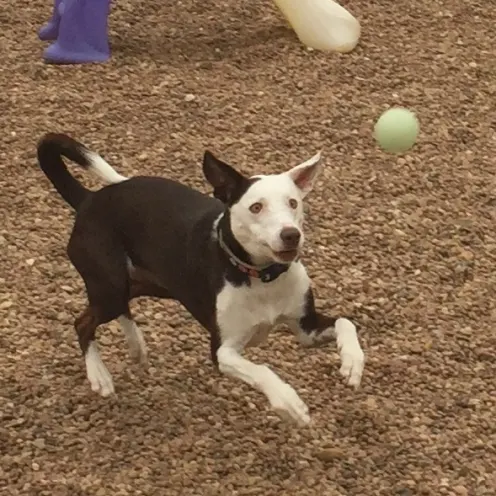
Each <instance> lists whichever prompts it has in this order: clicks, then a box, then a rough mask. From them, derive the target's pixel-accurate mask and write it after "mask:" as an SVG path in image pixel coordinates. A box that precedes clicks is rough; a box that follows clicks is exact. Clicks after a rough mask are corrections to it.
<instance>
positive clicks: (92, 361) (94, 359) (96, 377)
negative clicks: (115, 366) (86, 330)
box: [85, 342, 115, 397]
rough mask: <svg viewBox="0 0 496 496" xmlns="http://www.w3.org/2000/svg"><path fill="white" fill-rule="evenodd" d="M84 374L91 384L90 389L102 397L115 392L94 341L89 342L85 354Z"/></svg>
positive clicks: (110, 377)
mask: <svg viewBox="0 0 496 496" xmlns="http://www.w3.org/2000/svg"><path fill="white" fill-rule="evenodd" d="M85 361H86V375H87V377H88V381H89V382H90V384H91V390H92V391H94V392H95V393H98V394H100V395H101V396H103V397H107V396H110V395H111V394H114V393H115V389H114V382H113V381H112V376H111V375H110V372H109V371H108V369H107V367H105V364H104V363H103V362H102V359H101V358H100V353H99V352H98V348H97V347H96V344H95V343H94V342H92V343H90V346H89V348H88V351H87V352H86V356H85Z"/></svg>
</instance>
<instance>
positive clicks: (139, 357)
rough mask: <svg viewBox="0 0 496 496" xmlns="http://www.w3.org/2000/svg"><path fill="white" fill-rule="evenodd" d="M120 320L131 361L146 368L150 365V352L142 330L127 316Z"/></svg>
mask: <svg viewBox="0 0 496 496" xmlns="http://www.w3.org/2000/svg"><path fill="white" fill-rule="evenodd" d="M118 320H119V323H120V324H121V326H122V329H123V331H124V334H125V335H126V339H127V342H128V345H129V355H130V356H131V359H132V360H133V361H134V362H136V363H139V364H141V365H143V366H146V365H147V364H148V350H147V347H146V342H145V338H144V336H143V333H142V332H141V329H140V328H139V327H138V326H137V325H136V323H135V322H134V321H133V320H131V319H128V318H127V317H125V316H121V317H119V319H118Z"/></svg>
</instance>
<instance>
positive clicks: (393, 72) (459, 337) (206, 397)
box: [0, 0, 496, 496]
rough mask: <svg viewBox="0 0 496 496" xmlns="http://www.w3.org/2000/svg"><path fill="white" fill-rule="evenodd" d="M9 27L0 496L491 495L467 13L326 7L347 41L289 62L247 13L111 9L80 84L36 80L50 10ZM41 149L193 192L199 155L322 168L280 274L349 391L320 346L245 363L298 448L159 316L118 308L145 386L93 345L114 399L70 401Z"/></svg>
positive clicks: (482, 38)
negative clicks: (290, 267)
mask: <svg viewBox="0 0 496 496" xmlns="http://www.w3.org/2000/svg"><path fill="white" fill-rule="evenodd" d="M17 3H19V2H8V1H7V0H1V1H0V5H1V9H0V24H1V26H2V34H1V35H0V62H1V65H2V70H1V72H0V82H1V88H2V90H3V91H2V92H1V93H0V104H1V108H2V111H1V113H0V124H1V126H2V131H3V132H2V138H1V139H0V171H1V177H0V212H1V218H2V220H1V221H0V245H1V246H0V248H1V251H0V253H1V254H0V322H1V333H0V351H1V353H0V494H2V495H3V494H6V495H28V496H31V495H33V496H34V495H47V496H48V495H50V496H52V495H53V496H65V495H67V496H77V495H85V496H105V495H117V496H120V495H122V496H124V495H146V496H148V495H157V496H169V495H170V496H173V495H195V496H197V495H198V496H200V495H205V496H207V495H264V496H272V495H278V496H279V495H314V494H315V495H324V496H338V495H341V496H345V495H358V496H371V495H400V496H414V495H460V496H483V495H494V494H495V493H496V479H495V478H496V475H495V474H496V428H495V425H496V424H495V416H496V415H495V411H496V410H495V408H496V405H495V404H496V360H495V352H494V350H495V347H496V337H495V333H494V323H495V321H496V298H495V291H494V289H495V285H496V275H495V274H496V272H495V270H494V268H495V262H496V234H495V225H496V222H495V221H496V219H495V217H496V193H495V191H496V189H495V186H496V184H495V180H494V173H495V164H496V159H495V156H496V110H495V109H496V107H495V102H496V49H495V46H496V45H495V43H496V34H495V30H494V26H495V25H496V10H495V9H493V8H492V7H491V6H490V4H491V2H482V1H477V0H474V1H471V2H467V1H465V0H446V1H444V2H442V1H432V0H415V1H413V2H412V1H410V0H398V1H386V0H374V1H368V0H355V1H354V2H352V1H351V0H347V1H346V2H345V3H344V5H346V6H348V7H349V8H351V9H352V10H353V12H354V13H355V14H356V15H357V16H358V17H359V18H360V20H361V22H362V26H363V38H362V41H361V43H360V45H359V47H358V48H357V50H356V51H354V52H353V53H351V54H348V55H333V54H331V55H329V54H322V53H317V52H311V51H308V50H306V49H304V48H303V47H302V46H300V44H299V43H298V41H297V39H296V37H295V36H294V34H293V33H292V31H291V30H289V29H288V28H287V26H286V24H285V22H284V20H283V19H282V18H281V16H280V15H279V13H278V12H277V10H276V9H275V7H274V6H273V5H272V3H271V2H270V0H264V1H262V0H251V1H236V0H224V1H223V2H214V1H213V0H204V1H193V0H183V1H182V2H173V1H171V0H167V1H163V0H147V1H145V0H132V1H129V0H119V1H117V2H116V3H115V5H114V8H113V12H112V15H111V19H110V23H111V40H112V45H113V57H112V60H111V62H110V63H108V64H105V65H101V66H86V67H81V66H79V67H53V66H46V65H44V64H43V63H42V61H41V55H42V49H43V47H44V45H43V44H42V43H41V42H39V41H38V40H37V38H36V30H37V29H38V28H39V26H40V25H41V24H42V23H43V22H44V21H45V20H46V19H47V18H48V16H49V14H50V9H51V5H50V0H43V1H41V0H30V1H29V2H21V3H23V6H22V8H21V5H17ZM190 95H191V96H190ZM395 103H397V104H401V105H404V106H407V107H409V108H411V109H413V110H415V111H416V112H417V113H418V116H419V118H420V121H421V124H422V134H421V139H420V141H419V144H418V145H417V146H416V147H415V148H414V150H412V151H411V153H410V154H408V155H405V156H402V157H395V156H390V155H385V154H383V153H381V152H380V151H379V150H378V149H377V148H376V147H375V145H374V143H373V141H372V134H371V127H372V124H373V120H374V119H375V118H376V117H377V116H378V115H379V113H380V112H381V111H382V110H383V109H385V108H387V107H388V106H389V105H392V104H395ZM47 131H63V132H67V133H70V134H71V135H73V136H74V137H76V138H78V139H80V140H82V141H83V142H85V143H86V144H87V145H89V146H90V147H92V148H94V149H95V150H97V151H99V152H101V153H102V154H103V155H104V156H105V157H106V158H107V159H108V160H109V161H110V162H111V163H112V164H114V165H115V166H116V167H117V168H118V170H119V171H121V172H122V173H124V174H133V173H134V174H136V173H147V174H160V175H167V176H168V177H173V178H176V179H180V180H182V181H185V182H186V183H188V184H190V185H193V186H196V187H198V188H201V189H204V190H206V189H205V188H206V186H205V182H204V180H203V178H202V176H201V170H200V159H201V156H202V153H203V150H204V149H205V147H207V146H208V147H210V148H211V149H212V150H213V151H215V152H217V153H218V154H219V156H220V157H222V158H224V159H226V160H227V161H229V162H231V163H233V164H236V165H238V166H239V167H240V168H241V169H242V170H244V171H246V172H253V173H254V172H260V171H267V172H268V171H280V170H282V169H283V168H285V167H288V166H290V165H295V164H296V163H298V161H300V160H304V159H306V158H308V157H309V156H310V155H311V154H313V153H314V152H315V151H316V150H318V149H319V148H323V149H324V154H325V163H326V168H325V171H324V173H323V175H322V176H321V181H320V183H319V184H318V186H317V190H316V191H315V192H314V193H313V194H312V195H311V198H310V199H309V214H308V221H307V232H308V245H307V247H308V249H307V251H306V256H305V259H306V263H307V265H308V268H309V271H310V273H311V275H312V276H313V278H314V280H315V286H316V291H317V293H318V298H319V301H318V303H319V306H321V307H323V308H328V309H329V311H330V312H333V313H334V314H351V315H352V316H353V317H354V319H355V320H356V322H357V323H358V324H359V326H360V330H361V339H362V342H363V346H364V348H365V351H366V354H367V364H366V372H365V375H364V380H363V385H362V387H361V388H360V389H359V390H358V391H357V392H354V391H353V390H350V389H349V388H347V387H345V386H344V385H343V384H342V382H341V380H340V378H339V375H338V368H339V360H338V356H337V354H336V352H335V348H334V347H330V348H327V349H321V350H314V351H308V350H302V349H301V348H299V347H298V345H297V344H296V343H295V342H294V340H293V338H292V337H291V336H290V335H289V334H287V333H286V332H284V331H283V330H281V331H276V332H274V334H272V335H271V337H270V339H269V343H268V344H267V345H266V346H264V347H262V348H260V349H257V350H253V351H250V352H249V356H251V357H252V358H253V360H256V361H257V362H259V363H262V362H265V361H266V362H268V363H269V364H270V365H271V366H273V367H274V369H275V370H276V371H278V373H280V375H281V376H282V377H283V378H284V379H285V380H288V381H289V382H290V383H291V384H292V385H293V386H294V387H295V388H296V389H297V391H298V392H299V393H300V394H301V396H302V398H303V399H304V400H305V401H306V402H307V403H308V404H309V406H310V409H311V413H312V415H313V426H312V427H311V428H307V429H298V428H295V427H293V426H290V425H286V424H285V423H282V422H280V421H279V420H278V419H277V418H276V417H275V416H274V415H273V414H272V413H271V412H270V411H269V410H268V409H267V402H266V401H265V399H264V398H263V397H262V395H261V394H258V393H257V392H255V391H252V390H251V389H249V388H248V387H245V386H244V385H242V384H239V383H237V382H234V381H232V380H230V379H227V378H222V377H219V376H218V375H217V374H216V373H215V372H214V370H213V368H212V366H211V364H210V360H209V349H208V341H207V336H206V333H205V332H204V331H203V330H202V329H201V328H200V327H199V325H198V324H197V323H196V322H195V321H193V320H192V319H191V317H190V316H189V315H188V313H187V312H186V311H185V310H184V309H182V308H180V307H179V306H178V305H177V304H175V303H168V302H158V301H152V300H143V301H140V302H139V303H137V304H136V305H135V310H136V313H137V315H138V321H139V322H140V323H141V326H142V328H143V329H144V330H145V331H146V338H147V342H148V345H149V348H150V355H151V357H150V359H151V367H150V369H149V370H148V371H143V370H140V369H139V367H138V366H136V365H132V364H131V361H130V360H129V357H128V354H127V348H126V345H125V342H124V339H123V336H122V334H121V332H120V330H119V329H118V328H117V326H116V325H113V324H112V325H109V326H106V329H105V332H101V333H100V343H101V347H102V351H103V358H104V360H105V361H106V363H107V365H108V367H109V369H110V371H111V372H112V374H113V376H114V380H115V383H116V387H117V392H118V397H117V399H110V400H109V399H102V398H100V397H98V396H96V395H95V394H94V393H92V392H91V390H90V388H89V385H88V383H87V382H86V378H85V371H84V363H83V361H82V359H81V357H80V354H79V349H78V346H77V343H76V339H75V333H74V331H73V328H72V323H73V319H74V317H75V316H76V315H77V314H78V313H79V312H80V311H81V309H82V308H83V304H84V298H85V296H84V292H83V285H82V281H81V280H80V279H79V278H78V276H77V274H76V273H75V270H74V269H72V267H71V266H70V265H69V263H68V260H67V258H66V256H65V244H66V241H67V239H68V233H69V229H70V226H71V219H72V214H71V213H70V211H69V209H68V207H67V206H66V205H65V204H63V202H62V201H61V199H60V198H59V196H58V195H57V194H56V193H55V192H54V190H53V189H52V187H51V186H50V185H49V183H48V181H47V180H46V179H45V177H44V176H43V175H42V173H41V171H40V170H39V169H38V168H37V164H36V159H35V149H36V142H37V140H38V139H39V138H40V137H41V135H42V134H43V133H45V132H47ZM86 180H87V184H90V185H92V186H95V185H96V184H97V183H95V182H92V180H91V179H89V178H88V177H87V178H86Z"/></svg>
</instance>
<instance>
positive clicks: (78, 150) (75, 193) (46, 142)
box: [38, 133, 127, 210]
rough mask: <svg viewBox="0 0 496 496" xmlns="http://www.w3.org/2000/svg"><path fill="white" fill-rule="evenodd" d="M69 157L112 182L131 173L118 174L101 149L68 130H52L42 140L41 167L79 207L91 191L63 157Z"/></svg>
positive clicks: (39, 152) (39, 158) (55, 184)
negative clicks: (72, 134) (93, 147)
mask: <svg viewBox="0 0 496 496" xmlns="http://www.w3.org/2000/svg"><path fill="white" fill-rule="evenodd" d="M62 157H66V158H68V159H69V160H72V161H73V162H76V164H78V165H80V166H81V167H83V168H84V169H86V170H89V171H91V172H94V173H95V174H96V175H98V176H100V177H101V178H102V179H104V180H105V181H106V182H108V183H120V182H122V181H125V180H126V179H127V177H124V176H121V175H120V174H118V173H117V172H116V171H115V170H114V169H113V168H112V167H111V166H110V165H109V164H108V163H107V162H106V161H105V160H104V159H103V158H102V157H100V155H98V153H95V152H93V151H91V150H89V149H88V148H86V147H85V146H84V145H83V144H81V143H79V142H78V141H76V140H74V139H72V138H70V137H69V136H67V135H65V134H55V133H48V134H45V136H43V138H41V140H40V141H39V143H38V162H39V164H40V167H41V170H42V171H43V172H44V173H45V174H46V176H47V177H48V179H49V180H50V181H51V183H52V184H53V185H54V187H55V189H56V190H57V191H58V192H59V194H60V196H62V198H63V199H64V200H65V201H66V202H67V203H68V204H69V205H70V206H71V207H72V208H74V209H75V210H77V209H78V207H79V205H80V204H81V203H82V201H83V200H84V199H85V198H86V197H87V196H88V195H89V194H90V193H91V191H90V190H89V189H87V188H85V187H84V186H83V185H82V184H81V183H80V182H79V181H78V180H77V179H76V178H75V177H74V176H72V175H71V173H70V172H69V171H68V170H67V167H66V165H65V163H64V161H63V160H62Z"/></svg>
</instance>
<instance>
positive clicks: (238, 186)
mask: <svg viewBox="0 0 496 496" xmlns="http://www.w3.org/2000/svg"><path fill="white" fill-rule="evenodd" d="M203 174H204V175H205V177H206V178H207V181H208V182H209V183H210V184H211V185H212V186H213V187H214V196H215V198H217V199H218V200H220V201H221V202H223V203H225V204H227V205H233V204H234V203H236V202H237V201H238V200H239V199H240V198H241V196H242V195H243V193H244V192H245V191H246V190H247V189H248V188H249V186H250V181H249V179H248V178H246V177H245V176H243V174H241V173H239V172H238V171H237V170H236V169H234V168H233V167H231V166H230V165H229V164H226V163H225V162H222V161H221V160H219V159H218V158H217V157H215V156H214V155H213V154H212V153H210V152H209V151H208V150H207V151H205V154H204V156H203Z"/></svg>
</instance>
